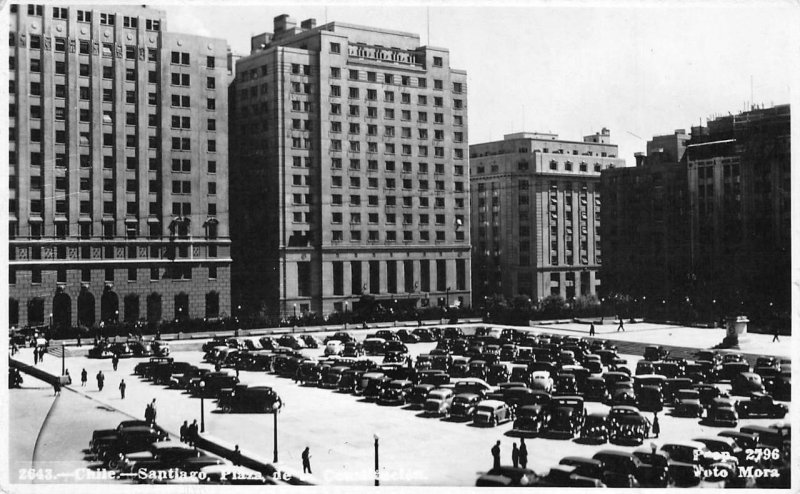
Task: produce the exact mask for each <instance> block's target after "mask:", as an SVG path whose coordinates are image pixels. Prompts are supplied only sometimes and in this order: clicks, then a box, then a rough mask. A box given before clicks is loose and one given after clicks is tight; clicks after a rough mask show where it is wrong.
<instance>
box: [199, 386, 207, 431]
mask: <svg viewBox="0 0 800 494" xmlns="http://www.w3.org/2000/svg"><path fill="white" fill-rule="evenodd" d="M205 388H206V382H205V381H200V432H205V431H206V414H205V395H206V390H205Z"/></svg>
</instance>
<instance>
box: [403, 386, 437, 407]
mask: <svg viewBox="0 0 800 494" xmlns="http://www.w3.org/2000/svg"><path fill="white" fill-rule="evenodd" d="M436 388H437V386H436V385H435V384H430V383H421V384H416V385H414V386H413V387H412V388H411V391H409V393H408V396H407V397H406V402H407V403H410V404H413V405H419V406H423V405H424V404H425V400H427V399H428V393H430V392H431V391H433V390H434V389H436Z"/></svg>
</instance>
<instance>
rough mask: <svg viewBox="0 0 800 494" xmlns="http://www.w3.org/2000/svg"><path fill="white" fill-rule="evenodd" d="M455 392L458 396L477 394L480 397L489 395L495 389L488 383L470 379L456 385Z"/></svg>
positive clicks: (464, 379)
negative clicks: (461, 394)
mask: <svg viewBox="0 0 800 494" xmlns="http://www.w3.org/2000/svg"><path fill="white" fill-rule="evenodd" d="M454 390H455V393H456V394H460V393H475V394H477V395H480V396H486V395H487V394H489V393H491V392H492V391H494V390H495V388H494V387H493V386H492V385H490V384H489V383H487V382H486V381H483V380H481V379H477V378H472V377H468V378H463V379H461V380H460V381H458V382H457V383H456V385H455V388H454Z"/></svg>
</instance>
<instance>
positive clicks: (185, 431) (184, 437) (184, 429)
mask: <svg viewBox="0 0 800 494" xmlns="http://www.w3.org/2000/svg"><path fill="white" fill-rule="evenodd" d="M188 435H189V421H188V420H184V421H183V425H182V426H181V442H182V443H185V442H188V441H189V438H188V437H187V436H188Z"/></svg>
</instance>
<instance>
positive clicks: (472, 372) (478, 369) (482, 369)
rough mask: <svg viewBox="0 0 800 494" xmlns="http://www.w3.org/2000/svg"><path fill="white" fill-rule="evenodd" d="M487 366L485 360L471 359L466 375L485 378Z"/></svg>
mask: <svg viewBox="0 0 800 494" xmlns="http://www.w3.org/2000/svg"><path fill="white" fill-rule="evenodd" d="M486 374H487V367H486V362H485V361H483V360H472V361H470V363H469V368H468V369H467V377H476V378H478V379H484V380H485V379H486Z"/></svg>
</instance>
